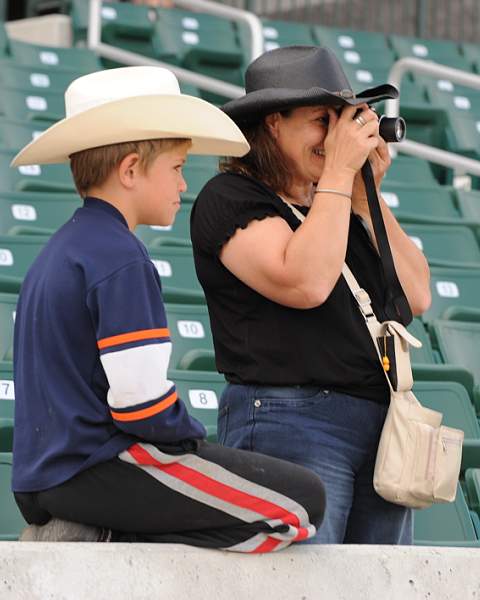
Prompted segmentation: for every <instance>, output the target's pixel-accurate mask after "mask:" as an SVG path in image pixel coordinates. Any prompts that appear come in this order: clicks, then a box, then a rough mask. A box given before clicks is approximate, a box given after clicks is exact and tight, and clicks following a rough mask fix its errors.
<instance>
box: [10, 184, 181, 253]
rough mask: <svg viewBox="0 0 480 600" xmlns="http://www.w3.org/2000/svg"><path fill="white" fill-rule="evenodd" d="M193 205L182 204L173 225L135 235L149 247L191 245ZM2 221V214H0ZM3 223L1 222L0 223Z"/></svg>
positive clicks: (149, 228) (148, 228)
mask: <svg viewBox="0 0 480 600" xmlns="http://www.w3.org/2000/svg"><path fill="white" fill-rule="evenodd" d="M191 207H192V205H191V204H189V203H182V205H181V206H180V210H179V211H178V212H177V215H176V217H175V222H174V223H173V225H167V226H160V225H150V226H148V225H140V226H139V227H137V228H136V230H135V234H136V235H137V236H138V237H139V238H140V239H141V240H142V242H143V243H144V244H145V245H146V246H147V247H150V245H153V246H154V247H155V246H156V247H158V245H159V244H160V243H161V244H162V245H163V244H165V243H166V244H169V245H170V244H179V245H190V211H191ZM0 211H1V194H0ZM0 219H1V212H0ZM0 223H1V221H0Z"/></svg>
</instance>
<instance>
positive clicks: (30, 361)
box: [13, 67, 324, 552]
mask: <svg viewBox="0 0 480 600" xmlns="http://www.w3.org/2000/svg"><path fill="white" fill-rule="evenodd" d="M65 101H66V115H67V116H66V118H65V119H64V120H63V121H60V122H59V123H57V124H56V125H54V126H52V127H51V128H50V129H49V130H47V131H46V132H45V133H43V134H42V135H41V136H40V137H38V138H37V139H36V140H35V141H33V142H31V143H30V144H29V145H28V146H27V147H26V148H24V149H23V150H22V151H21V152H20V153H19V154H18V155H17V157H16V158H15V159H14V161H13V164H14V165H21V164H32V163H42V162H43V163H47V162H64V161H67V160H69V158H70V160H71V169H72V173H73V177H74V180H75V184H76V186H77V189H78V191H79V193H80V195H81V196H82V197H83V198H84V206H83V207H82V208H80V209H78V210H77V211H76V212H75V214H74V215H73V217H72V218H71V220H70V221H69V222H67V223H66V224H65V225H64V226H63V227H62V228H60V229H59V231H58V232H57V233H56V234H55V235H54V236H52V238H51V240H50V241H49V243H48V244H47V245H46V247H45V248H44V250H43V251H42V252H41V254H40V255H39V256H38V258H37V259H36V260H35V262H34V263H33V265H32V267H31V269H30V271H29V273H28V274H27V276H26V278H25V282H24V284H23V287H22V291H21V294H20V299H19V303H18V308H17V315H16V323H15V344H14V360H15V386H16V413H15V440H14V465H13V490H14V492H15V498H16V500H17V503H18V505H19V507H20V509H21V511H22V514H23V515H24V517H25V519H26V520H27V522H28V523H31V524H32V525H31V526H30V527H29V528H27V530H26V531H25V532H24V534H23V536H22V539H24V540H37V541H38V540H40V541H46V540H60V541H75V540H85V541H86V540H90V541H141V542H178V543H187V544H191V545H196V546H203V547H212V548H224V549H229V550H237V551H243V552H265V551H270V550H276V549H279V548H282V547H284V546H286V545H288V544H289V543H291V542H292V541H297V540H301V539H306V538H309V537H311V536H312V535H313V534H314V533H315V527H316V526H317V525H318V524H319V523H320V522H321V519H322V516H323V510H324V496H323V487H322V484H321V482H320V481H319V480H318V478H317V477H316V476H315V475H314V474H313V473H310V471H307V470H306V469H302V468H301V467H297V466H295V465H291V464H289V463H286V462H282V461H279V460H276V459H273V458H270V457H266V456H262V455H257V454H254V453H249V452H245V451H242V450H233V449H226V448H222V447H220V446H217V445H216V444H208V443H206V442H205V441H204V439H203V438H204V436H205V430H204V428H203V426H202V425H201V424H200V423H199V422H198V421H196V420H195V419H193V418H191V417H190V416H189V415H188V412H187V410H186V407H185V405H184V404H183V402H182V401H181V400H180V399H179V398H177V395H176V392H175V385H174V383H173V382H171V381H169V380H168V378H167V367H168V360H169V356H170V349H171V343H170V338H169V332H168V327H167V322H166V318H165V311H164V306H163V303H162V296H161V286H160V280H159V277H158V274H157V272H156V270H155V268H154V266H153V264H152V262H151V261H150V259H149V257H148V254H147V252H146V250H145V248H144V246H143V245H142V244H141V242H140V241H139V240H138V239H137V238H136V237H135V236H134V235H133V233H132V231H133V230H134V229H135V227H136V226H137V225H138V224H140V223H142V224H147V225H170V224H171V223H172V222H173V220H174V217H175V214H176V212H177V210H178V208H179V205H180V200H179V193H180V192H182V191H185V190H186V184H185V181H184V179H183V177H182V172H181V170H182V165H183V163H184V162H185V158H186V154H187V151H192V152H198V153H212V154H235V155H241V154H244V153H245V152H246V151H248V144H247V143H246V141H245V139H244V138H243V135H242V134H241V133H240V130H238V129H237V127H236V126H235V125H234V123H233V122H232V121H231V120H230V119H229V118H228V117H227V116H226V115H225V114H224V113H222V112H221V111H220V110H219V109H217V108H215V107H213V106H211V105H210V104H208V103H207V102H205V101H203V100H200V99H198V98H193V97H190V96H185V95H182V94H180V91H179V88H178V83H177V81H176V79H175V77H174V75H173V74H172V73H171V72H170V71H168V70H166V69H161V68H156V67H127V68H122V69H113V70H110V71H102V72H98V73H93V74H91V75H86V76H84V77H81V78H79V79H77V80H76V81H74V82H73V83H72V84H71V86H70V87H69V88H68V89H67V92H66V95H65Z"/></svg>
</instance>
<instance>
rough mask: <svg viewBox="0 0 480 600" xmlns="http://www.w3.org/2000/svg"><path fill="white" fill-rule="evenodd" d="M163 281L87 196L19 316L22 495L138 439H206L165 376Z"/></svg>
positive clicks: (55, 241) (31, 277)
mask: <svg viewBox="0 0 480 600" xmlns="http://www.w3.org/2000/svg"><path fill="white" fill-rule="evenodd" d="M170 353H171V342H170V336H169V332H168V327H167V321H166V317H165V310H164V306H163V301H162V294H161V284H160V279H159V277H158V273H157V271H156V269H155V267H154V265H153V264H152V262H151V260H150V258H149V256H148V254H147V251H146V249H145V247H144V246H143V244H142V243H141V242H140V241H139V240H138V239H137V238H136V237H135V235H133V234H132V233H131V232H130V231H129V229H128V226H127V223H126V221H125V219H124V217H123V216H122V214H121V213H120V212H119V211H118V210H117V209H116V208H115V207H114V206H112V205H111V204H109V203H107V202H104V201H102V200H99V199H96V198H87V199H86V200H85V203H84V206H83V207H82V208H79V209H78V210H77V211H76V212H75V214H74V215H73V217H72V218H71V219H70V220H69V221H68V222H67V223H66V224H65V225H63V227H61V228H60V229H59V230H58V231H57V232H56V233H55V234H54V235H53V236H52V238H51V239H50V241H49V242H48V244H47V245H46V247H45V248H44V249H43V250H42V252H41V253H40V254H39V256H38V257H37V259H36V260H35V262H34V263H33V264H32V266H31V268H30V270H29V272H28V274H27V276H26V278H25V281H24V283H23V286H22V289H21V293H20V298H19V303H18V306H17V312H16V318H15V337H14V365H15V366H14V369H15V436H14V449H13V490H14V491H17V492H31V491H40V490H43V489H48V488H50V487H53V486H55V485H58V484H60V483H63V482H64V481H66V480H68V479H70V478H71V477H73V476H74V475H75V474H77V473H79V472H80V471H82V470H84V469H87V468H88V467H91V466H93V465H95V464H98V463H100V462H103V461H107V460H110V459H111V458H113V457H115V456H117V455H118V454H119V453H120V452H122V451H123V450H125V449H126V448H128V447H129V446H130V445H132V444H134V443H136V442H138V440H139V439H141V440H143V441H149V442H152V443H155V442H158V443H169V442H176V441H179V440H182V439H188V438H202V437H204V436H205V429H204V427H203V425H201V424H200V423H199V422H198V421H196V420H195V419H193V418H192V417H190V416H189V415H188V413H187V410H186V408H185V405H184V403H183V402H182V401H181V400H180V399H179V398H177V394H176V391H175V385H174V384H173V382H171V381H169V380H168V378H167V368H168V361H169V357H170Z"/></svg>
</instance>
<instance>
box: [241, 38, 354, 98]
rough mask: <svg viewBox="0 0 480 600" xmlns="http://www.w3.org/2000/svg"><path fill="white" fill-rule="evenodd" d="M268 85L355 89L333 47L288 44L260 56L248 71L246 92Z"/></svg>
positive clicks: (276, 86) (273, 86)
mask: <svg viewBox="0 0 480 600" xmlns="http://www.w3.org/2000/svg"><path fill="white" fill-rule="evenodd" d="M267 88H288V89H299V90H308V89H311V88H323V89H326V90H329V91H331V92H342V91H345V90H350V91H351V89H352V88H351V86H350V83H349V82H348V79H347V76H346V75H345V73H344V71H343V69H342V66H341V64H340V62H339V60H338V59H337V57H336V56H335V54H334V53H333V52H332V51H331V50H330V49H329V48H319V47H317V46H288V47H286V48H277V49H275V50H271V51H270V52H266V53H265V54H262V55H261V56H259V57H258V58H257V59H256V60H255V61H254V62H253V63H252V64H251V65H250V66H249V67H248V69H247V72H246V74H245V89H246V92H247V93H249V92H254V91H257V90H262V89H267Z"/></svg>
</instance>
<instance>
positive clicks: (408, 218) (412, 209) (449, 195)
mask: <svg viewBox="0 0 480 600" xmlns="http://www.w3.org/2000/svg"><path fill="white" fill-rule="evenodd" d="M382 196H383V198H384V200H385V202H386V203H387V205H388V206H389V207H390V209H391V211H392V212H393V214H394V215H395V217H396V218H397V219H398V220H399V221H401V222H402V223H438V224H440V223H452V224H453V223H457V224H461V223H462V222H463V219H462V215H461V214H460V212H459V210H458V208H457V206H456V205H455V191H454V190H453V189H451V188H430V189H428V188H427V189H425V188H405V187H404V188H400V189H399V190H398V191H396V192H395V191H388V192H382ZM479 223H480V220H479Z"/></svg>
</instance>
